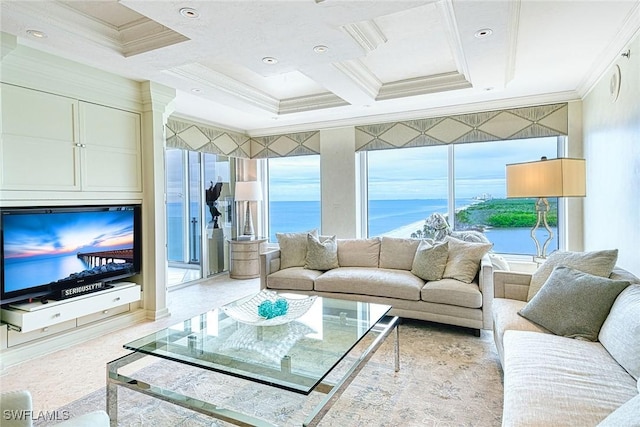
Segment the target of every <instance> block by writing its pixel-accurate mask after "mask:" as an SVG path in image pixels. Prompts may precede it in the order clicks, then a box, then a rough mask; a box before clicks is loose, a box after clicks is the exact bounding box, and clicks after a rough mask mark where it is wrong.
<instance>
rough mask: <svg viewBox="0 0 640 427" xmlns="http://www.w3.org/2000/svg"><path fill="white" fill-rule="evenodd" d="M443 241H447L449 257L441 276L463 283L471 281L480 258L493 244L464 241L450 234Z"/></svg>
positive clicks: (476, 271)
mask: <svg viewBox="0 0 640 427" xmlns="http://www.w3.org/2000/svg"><path fill="white" fill-rule="evenodd" d="M445 241H447V242H449V258H448V259H447V265H446V267H445V268H444V274H443V275H442V277H444V278H445V279H456V280H460V281H461V282H464V283H471V282H473V279H475V277H476V274H478V270H479V269H480V260H481V259H482V257H483V256H484V255H485V254H486V253H487V252H489V250H491V247H492V246H493V244H492V243H475V242H474V243H472V242H465V241H463V240H458V239H455V238H453V237H451V236H449V237H447V238H446V239H445Z"/></svg>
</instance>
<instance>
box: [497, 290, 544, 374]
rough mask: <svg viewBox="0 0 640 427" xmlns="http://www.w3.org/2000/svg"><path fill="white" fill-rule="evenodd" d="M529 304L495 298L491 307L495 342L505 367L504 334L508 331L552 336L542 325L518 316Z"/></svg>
mask: <svg viewBox="0 0 640 427" xmlns="http://www.w3.org/2000/svg"><path fill="white" fill-rule="evenodd" d="M525 304H527V303H526V302H525V301H520V300H515V299H508V298H494V299H493V304H492V306H491V314H492V316H493V340H494V341H495V343H496V349H497V350H498V356H499V357H500V362H501V363H502V365H503V366H504V343H503V340H504V333H505V332H506V331H508V330H513V331H531V332H541V333H547V334H550V333H551V332H550V331H549V330H547V329H545V328H543V327H542V326H540V325H537V324H535V323H533V322H532V321H530V320H527V319H525V318H524V317H522V316H520V315H519V314H518V311H519V310H520V309H521V308H522V307H524V306H525Z"/></svg>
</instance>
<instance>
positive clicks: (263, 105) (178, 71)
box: [164, 63, 280, 114]
mask: <svg viewBox="0 0 640 427" xmlns="http://www.w3.org/2000/svg"><path fill="white" fill-rule="evenodd" d="M164 74H167V75H169V76H173V77H176V78H179V79H181V80H184V79H187V80H190V81H192V82H195V83H197V84H198V85H200V86H202V87H204V88H209V89H211V90H213V91H219V92H223V93H225V94H227V95H229V96H231V97H233V98H235V99H238V100H241V101H243V102H245V103H248V104H250V105H253V106H254V107H257V108H259V109H261V110H264V111H267V112H269V113H270V114H278V113H279V108H280V101H279V100H278V99H276V98H274V97H272V96H269V95H267V94H266V93H264V92H262V91H259V90H257V89H254V88H253V87H251V86H249V85H246V84H244V83H241V82H239V81H237V80H235V79H232V78H231V77H229V76H227V75H225V74H222V73H220V72H218V71H214V70H212V69H211V68H209V67H205V66H204V65H202V64H199V63H192V64H186V65H181V66H179V67H174V68H171V69H169V70H166V71H164ZM192 84H193V83H190V85H192Z"/></svg>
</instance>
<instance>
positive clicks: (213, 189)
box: [205, 181, 222, 228]
mask: <svg viewBox="0 0 640 427" xmlns="http://www.w3.org/2000/svg"><path fill="white" fill-rule="evenodd" d="M221 192H222V182H220V181H219V182H217V183H216V184H215V185H214V184H213V181H211V184H210V185H209V188H208V189H207V190H206V191H205V201H206V203H207V206H209V212H210V213H211V217H212V218H213V219H212V222H213V228H220V226H219V225H218V218H219V217H220V215H222V213H220V211H219V210H218V208H217V205H218V198H220V193H221Z"/></svg>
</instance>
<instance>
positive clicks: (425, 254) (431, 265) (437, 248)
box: [411, 241, 449, 281]
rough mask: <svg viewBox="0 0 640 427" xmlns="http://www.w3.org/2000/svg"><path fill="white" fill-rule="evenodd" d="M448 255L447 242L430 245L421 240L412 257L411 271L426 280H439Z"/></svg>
mask: <svg viewBox="0 0 640 427" xmlns="http://www.w3.org/2000/svg"><path fill="white" fill-rule="evenodd" d="M448 257H449V243H447V242H443V243H439V244H436V245H434V246H432V245H430V244H429V243H427V242H425V241H421V242H420V245H419V246H418V249H417V250H416V254H415V256H414V257H413V267H412V268H411V273H413V274H414V275H415V276H418V277H419V278H421V279H422V280H426V281H430V280H440V279H442V275H443V274H444V268H445V266H446V265H447V258H448Z"/></svg>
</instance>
